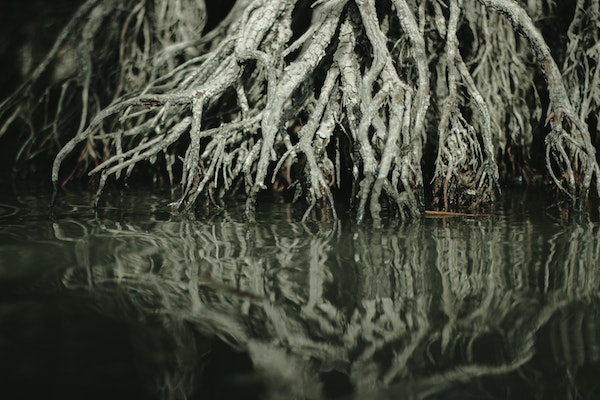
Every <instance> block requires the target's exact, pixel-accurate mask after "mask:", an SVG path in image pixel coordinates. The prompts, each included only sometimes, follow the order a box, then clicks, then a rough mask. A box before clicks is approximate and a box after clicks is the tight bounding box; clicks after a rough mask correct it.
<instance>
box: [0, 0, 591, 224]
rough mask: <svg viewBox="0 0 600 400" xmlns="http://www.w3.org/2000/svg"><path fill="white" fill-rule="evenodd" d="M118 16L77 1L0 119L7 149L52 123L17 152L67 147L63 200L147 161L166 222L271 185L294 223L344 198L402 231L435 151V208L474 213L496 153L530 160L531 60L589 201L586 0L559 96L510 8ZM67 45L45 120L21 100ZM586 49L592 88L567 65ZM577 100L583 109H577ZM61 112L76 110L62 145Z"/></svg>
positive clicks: (570, 186)
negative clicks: (73, 186)
mask: <svg viewBox="0 0 600 400" xmlns="http://www.w3.org/2000/svg"><path fill="white" fill-rule="evenodd" d="M117 3H119V2H115V1H108V2H103V1H99V0H88V1H87V2H85V3H84V5H83V6H81V8H80V9H79V10H78V11H77V12H76V13H75V14H74V16H73V19H72V21H71V22H70V23H69V24H68V26H67V27H66V28H65V30H64V31H63V33H61V35H60V36H59V38H58V40H57V44H56V45H55V46H54V47H53V49H52V50H51V51H50V53H49V54H48V56H47V58H46V59H45V60H44V61H43V62H42V63H41V64H40V65H39V67H38V69H37V70H35V71H34V72H33V74H32V76H31V77H30V78H29V80H28V81H27V82H26V83H25V84H24V85H23V86H22V87H21V88H20V89H19V90H17V92H16V93H15V94H14V95H13V96H12V97H10V98H9V99H7V100H6V101H5V102H3V103H2V105H1V106H0V118H2V122H3V127H2V130H0V135H2V133H3V132H4V131H5V130H6V129H7V126H9V125H10V124H11V123H13V122H14V121H15V120H16V119H17V118H18V117H21V118H24V119H26V120H27V121H29V123H30V125H31V126H32V127H34V126H36V121H37V119H36V118H39V116H40V113H41V114H43V115H42V118H43V119H47V120H51V121H53V122H52V123H51V124H50V125H46V126H50V128H47V129H45V130H40V131H39V132H36V133H35V137H42V139H38V140H33V141H30V142H29V143H28V144H27V146H30V147H32V148H33V147H34V146H52V145H56V144H57V143H58V144H60V150H59V151H58V154H57V156H56V158H55V160H54V164H53V168H52V181H53V182H54V184H55V185H56V186H58V185H59V184H64V183H65V180H67V179H69V178H66V179H65V178H63V179H62V180H61V178H60V175H61V173H62V170H63V169H64V167H63V165H64V164H65V161H66V160H67V159H69V158H70V157H71V155H72V154H73V153H74V152H79V161H78V163H77V166H76V168H78V169H80V170H83V171H88V173H89V175H99V177H100V181H99V189H98V196H100V194H101V193H102V190H103V189H104V186H105V184H106V183H107V181H108V180H109V179H110V178H111V177H114V178H116V179H123V178H126V177H128V176H131V174H132V173H133V171H134V168H135V167H136V166H138V165H142V164H144V165H147V163H150V164H157V165H158V166H159V168H160V170H161V171H163V172H162V173H163V174H164V175H165V176H166V177H168V179H169V180H170V182H171V184H172V185H178V186H179V187H180V189H181V193H180V197H179V199H178V200H177V201H176V202H174V204H175V205H176V206H177V208H191V207H193V206H194V205H195V204H197V203H198V202H199V201H210V202H213V203H218V202H220V201H221V200H222V199H224V198H226V197H227V196H231V195H233V194H234V193H238V192H243V193H244V195H245V196H246V198H247V199H248V201H247V213H248V216H249V217H250V218H252V217H253V214H254V206H255V203H256V200H257V196H258V194H259V193H260V192H261V191H262V190H265V189H267V188H269V187H270V188H272V190H274V191H276V192H284V193H285V192H293V194H294V198H295V199H296V198H301V199H303V200H304V201H305V203H306V206H307V208H306V213H305V218H307V217H309V216H310V215H311V211H312V210H313V209H315V208H320V209H327V210H330V213H331V215H332V217H334V218H335V217H336V214H335V210H336V201H337V200H338V199H342V198H345V199H346V200H347V199H350V202H351V203H352V204H354V206H355V207H354V209H355V212H356V218H357V220H358V221H361V220H363V219H364V218H365V217H366V216H369V215H370V216H371V217H372V218H374V219H378V218H379V217H380V215H381V213H382V212H384V211H385V212H387V213H392V214H396V215H398V216H399V217H401V218H402V219H407V218H412V217H416V216H419V215H420V214H421V213H422V211H423V209H424V207H425V204H424V195H423V193H424V190H429V187H428V185H427V184H424V182H423V173H422V171H421V168H422V161H423V154H424V149H425V148H426V147H427V146H436V147H437V151H436V154H437V157H436V161H435V166H434V175H433V176H434V179H433V185H432V187H431V189H432V191H433V197H434V200H436V202H437V204H438V205H439V206H440V207H441V208H443V209H444V210H449V209H450V208H453V207H465V206H470V207H473V206H479V205H481V204H485V203H488V202H490V201H492V200H493V199H494V196H495V195H496V193H497V191H498V187H499V185H498V182H499V179H500V176H499V172H498V170H499V168H498V166H499V161H498V155H499V154H500V155H503V154H506V152H510V151H511V149H512V148H513V147H515V148H518V149H520V151H522V152H523V153H524V157H525V158H526V157H527V153H528V151H529V150H528V149H529V146H530V145H531V143H532V140H531V138H532V125H533V121H534V120H539V118H540V117H541V105H540V104H539V101H537V100H539V99H538V95H537V92H536V90H535V85H534V84H533V79H532V75H533V72H532V71H530V70H528V68H527V66H526V59H527V57H528V56H529V54H531V53H533V56H534V58H535V61H536V63H537V65H538V67H539V69H540V70H541V71H542V72H543V74H544V76H545V78H546V81H547V85H548V93H549V98H550V99H549V100H550V109H549V111H548V119H547V122H548V123H549V124H550V125H551V133H550V134H549V135H548V137H547V139H546V146H547V147H546V163H547V166H548V170H549V173H550V174H551V176H552V178H553V179H554V181H555V183H556V185H557V186H558V187H559V188H561V189H562V190H564V191H565V192H567V193H568V194H569V195H570V196H572V197H573V198H585V197H586V196H587V194H588V192H589V190H590V188H592V186H593V184H594V183H595V186H596V189H597V190H598V189H599V188H600V185H599V184H598V179H599V173H598V164H597V160H596V156H595V149H594V147H593V146H592V142H591V138H590V133H589V129H588V127H587V125H586V123H585V120H586V119H589V115H590V114H592V113H593V110H597V108H598V103H599V102H598V92H599V90H598V89H597V87H598V85H595V83H597V81H598V68H597V60H598V57H597V52H594V51H595V49H596V48H597V47H598V46H595V47H592V48H591V49H589V51H588V50H586V49H585V48H580V47H578V46H576V45H575V44H574V43H575V37H577V35H578V31H579V30H580V29H581V26H582V24H583V23H584V20H585V18H588V17H584V16H583V13H582V11H581V10H582V8H583V7H585V4H586V1H585V0H579V1H578V4H577V11H576V13H575V17H574V20H573V22H572V24H571V28H570V29H569V34H570V46H571V47H569V49H570V50H569V51H568V57H567V59H566V61H565V63H566V64H565V65H566V67H565V71H566V72H565V76H566V79H565V80H566V81H567V82H568V83H569V84H571V85H572V86H573V85H575V86H576V87H581V88H582V90H581V91H579V92H577V91H573V90H572V91H571V92H568V91H567V90H566V88H565V85H564V83H563V77H562V76H561V73H560V71H559V69H558V67H557V66H556V63H555V61H554V59H553V58H552V57H551V55H550V50H549V47H548V46H547V44H546V43H545V41H544V39H543V38H542V36H541V34H540V33H539V31H538V30H537V29H536V28H535V26H534V24H533V22H532V21H531V19H530V18H529V16H528V14H527V12H526V11H525V9H524V8H522V7H521V6H519V4H518V3H516V2H514V1H512V0H511V1H509V0H447V1H441V0H427V1H421V2H417V4H415V3H414V2H408V1H406V0H387V1H376V0H332V1H316V2H310V1H303V0H285V1H280V0H238V1H237V2H235V4H234V5H233V8H232V9H231V10H230V12H229V14H228V15H227V16H226V17H225V18H224V19H223V20H222V21H221V22H220V24H218V25H217V26H216V27H215V28H212V29H211V30H206V31H205V29H204V27H205V24H206V21H207V18H208V17H209V16H207V9H206V5H205V3H204V1H203V0H185V1H180V2H174V3H173V2H165V1H163V0H154V1H148V2H138V1H127V2H125V3H124V4H120V3H119V4H117ZM538 3H539V4H538ZM542 3H544V2H543V1H540V2H537V3H535V4H534V3H533V2H528V5H529V6H530V7H533V8H535V9H537V8H540V9H541V8H543V7H544V6H543V4H542ZM536 4H537V6H536ZM529 11H530V12H535V10H529ZM594 15H595V14H594ZM593 18H596V19H595V20H594V21H596V22H597V21H598V20H599V18H598V17H597V16H596V17H593ZM307 19H310V23H309V24H306V23H303V21H306V20H307ZM203 31H204V32H203ZM201 32H202V34H200V33H201ZM515 32H517V33H518V34H517V33H515ZM519 34H520V35H521V36H522V37H523V39H524V42H522V39H519V36H518V35H519ZM587 35H588V36H586V37H587V38H588V39H589V38H591V39H594V35H597V32H596V33H588V34H587ZM502 38H506V41H503V39H502ZM77 43H78V44H77ZM525 43H527V45H525ZM590 43H591V42H590ZM590 46H591V44H590ZM115 48H116V49H118V51H117V52H116V53H115V52H114V51H111V49H115ZM65 49H66V50H65ZM69 49H71V50H72V51H76V52H77V54H79V56H78V57H76V60H77V64H76V65H74V66H73V68H72V71H71V73H70V74H69V73H66V75H65V76H62V77H59V78H57V80H56V85H61V88H62V89H61V93H60V95H59V96H58V101H56V104H55V105H54V107H55V111H54V112H48V111H47V110H48V109H51V107H47V104H46V106H44V104H43V103H44V102H46V103H47V102H48V99H47V98H46V99H44V100H43V101H42V104H40V102H39V101H34V97H33V96H32V93H34V87H35V84H36V83H37V82H38V81H39V80H40V77H41V76H42V75H44V74H47V73H48V71H49V70H50V69H51V68H54V67H53V66H54V65H55V64H56V63H57V62H58V61H57V60H59V59H60V54H63V53H64V52H65V51H68V50H69ZM582 51H587V52H586V53H585V54H586V57H587V58H585V59H586V62H587V64H585V65H586V67H585V68H587V69H586V70H585V73H587V72H591V73H592V75H591V77H589V78H588V77H586V76H585V74H584V75H582V74H581V73H573V72H572V71H573V70H574V69H573V68H572V67H569V66H570V65H572V64H570V63H572V62H573V60H574V59H575V58H576V57H579V56H580V55H581V54H582V53H580V52H582ZM61 52H62V53H61ZM581 79H583V82H582V81H581ZM594 85H595V86H594ZM107 87H108V90H107ZM74 94H76V95H78V96H74ZM50 95H51V93H49V94H48V96H50ZM578 96H579V97H578ZM48 98H49V97H48ZM581 101H583V107H582V109H581V112H579V110H577V112H576V111H575V110H574V109H573V107H572V106H571V104H572V103H571V102H581ZM574 104H579V103H574ZM430 105H433V107H430ZM67 109H69V110H70V111H69V115H71V116H72V114H73V112H72V110H73V109H76V110H79V112H80V115H79V118H78V120H77V121H76V123H75V128H76V129H77V131H78V132H79V133H77V134H75V135H73V136H70V137H69V135H68V134H65V132H66V131H67V128H69V126H70V125H68V124H67V122H66V121H68V120H69V118H68V116H69V115H67V114H66V110H67ZM42 110H46V111H42ZM436 113H438V114H437V115H436ZM596 121H597V119H596ZM35 129H38V128H32V130H35ZM596 129H597V128H596ZM47 137H52V138H53V140H44V139H43V138H47ZM83 144H85V145H83ZM71 175H72V174H68V176H69V177H70V176H71ZM282 176H283V178H281V177H282Z"/></svg>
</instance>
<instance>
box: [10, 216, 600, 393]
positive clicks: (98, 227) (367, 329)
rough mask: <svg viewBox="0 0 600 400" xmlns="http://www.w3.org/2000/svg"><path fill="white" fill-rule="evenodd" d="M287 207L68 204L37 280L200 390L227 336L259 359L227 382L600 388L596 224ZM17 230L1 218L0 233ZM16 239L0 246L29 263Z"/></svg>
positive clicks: (502, 389)
mask: <svg viewBox="0 0 600 400" xmlns="http://www.w3.org/2000/svg"><path fill="white" fill-rule="evenodd" d="M115 209H116V208H115ZM291 214H293V213H291V211H290V209H289V208H288V206H284V205H274V206H273V207H271V208H269V209H268V210H264V214H262V216H263V219H262V222H261V221H260V220H261V218H260V215H261V214H260V213H259V214H258V215H259V218H258V219H259V222H257V223H254V224H249V223H246V222H244V221H243V218H241V215H240V214H235V213H226V212H223V213H221V214H219V215H218V216H216V217H213V218H211V219H206V220H202V219H200V220H193V219H190V218H186V217H171V218H168V219H165V220H162V219H157V218H144V219H141V218H129V219H128V218H122V215H121V218H114V216H112V217H111V216H109V217H106V216H105V217H99V218H95V219H88V220H84V219H79V218H78V219H72V218H69V219H60V218H59V219H57V220H56V221H54V222H52V223H51V226H48V228H49V230H48V231H47V232H46V234H45V235H44V234H40V236H46V238H44V239H40V238H38V240H37V242H36V243H37V244H35V245H34V246H33V247H31V243H30V245H29V246H30V247H28V248H29V250H30V251H32V249H35V250H33V251H34V252H35V257H38V261H37V263H38V264H39V262H40V261H39V260H40V259H41V260H43V257H45V256H44V254H46V253H45V251H46V250H44V246H46V245H49V246H60V250H59V251H57V253H55V254H58V253H60V258H61V260H62V264H60V263H59V266H57V267H55V268H54V269H53V271H54V272H53V274H52V275H51V278H48V279H47V280H46V281H44V280H42V282H54V289H53V290H58V291H59V293H61V295H62V296H82V295H83V296H84V297H85V298H86V299H89V300H91V304H93V307H94V308H96V309H98V310H100V312H101V313H103V314H105V315H107V316H110V317H112V318H117V319H119V320H121V321H126V322H127V323H128V324H129V326H130V330H131V335H132V341H133V343H134V347H133V348H134V357H135V362H136V365H137V366H138V369H139V371H140V372H141V374H142V376H143V377H144V379H145V382H146V385H147V386H148V387H150V388H152V390H153V392H154V393H155V394H157V396H158V397H159V398H164V399H182V398H190V397H194V395H198V397H204V396H205V395H206V393H207V392H206V391H205V392H203V390H206V389H203V388H205V387H207V386H210V385H211V382H210V378H207V376H210V371H207V369H210V368H208V366H209V365H212V364H210V363H212V362H214V357H212V358H211V356H210V355H211V353H212V354H213V355H214V354H217V355H218V354H222V350H219V344H218V343H226V344H227V345H228V346H230V347H231V348H233V349H236V350H239V351H241V352H244V353H245V354H247V357H248V358H249V362H250V363H251V365H252V366H253V368H252V370H251V371H250V370H246V371H243V372H239V371H238V372H236V373H234V374H232V375H231V376H230V377H229V378H227V379H228V380H227V381H226V382H224V383H223V385H225V386H227V385H229V386H232V385H233V386H236V385H237V386H238V387H241V388H242V390H241V391H240V392H239V393H237V394H236V396H238V397H244V395H249V394H250V393H258V394H260V395H261V396H262V398H267V399H279V398H286V399H291V398H299V399H305V398H306V399H321V398H333V397H338V396H341V397H348V398H357V399H363V398H381V399H384V398H395V399H403V398H425V397H427V398H464V396H465V395H466V394H469V395H472V396H475V397H477V396H483V395H484V394H485V396H488V397H489V398H503V399H504V398H521V397H522V396H524V398H545V397H547V396H550V394H553V393H562V394H561V395H559V397H560V398H562V397H565V396H567V395H571V396H575V395H577V396H581V397H582V398H595V397H597V396H598V395H599V389H598V388H597V387H596V384H591V383H590V382H594V381H595V380H594V378H593V377H594V376H595V377H597V376H598V374H597V373H596V372H598V366H599V364H600V335H599V334H600V331H599V326H600V325H599V324H600V320H599V314H598V310H599V309H598V296H599V293H600V292H599V289H600V271H599V270H598V265H600V262H599V261H600V260H599V258H600V236H599V232H598V230H599V225H598V224H595V223H563V222H552V221H549V220H548V219H545V220H533V219H532V218H530V217H528V216H527V215H519V216H517V217H514V216H511V214H510V213H509V212H506V211H505V212H504V213H503V214H502V215H501V216H498V215H496V216H488V217H462V218H455V219H452V220H449V219H432V220H424V221H421V222H417V223H413V224H410V225H406V226H396V227H387V228H373V227H369V226H361V227H357V226H355V225H354V224H352V223H350V222H347V221H339V222H335V223H313V224H308V225H307V224H302V223H296V222H293V221H290V217H289V216H290V215H291ZM7 231H11V232H12V233H8V232H7ZM13 231H14V232H13ZM16 231H18V229H14V227H12V228H11V226H10V225H7V224H3V225H0V238H3V239H2V240H3V241H2V243H5V242H7V240H6V237H7V235H10V234H13V235H19V234H18V233H15V232H16ZM48 233H51V235H50V236H51V237H47V236H48V235H47V234H48ZM19 242H20V241H19V240H18V238H17V239H15V241H14V243H13V244H12V245H2V246H1V247H0V255H1V257H2V259H4V260H13V261H16V262H17V263H20V264H22V265H32V263H33V261H28V260H26V259H22V258H20V257H25V256H23V255H21V253H20V252H19V251H18V246H19ZM48 243H50V244H48ZM7 246H9V247H7ZM10 246H13V247H10ZM47 253H48V254H51V253H52V251H51V250H47ZM31 257H34V256H33V255H32V256H31ZM25 258H26V257H25ZM42 262H44V261H42ZM28 263H29V264H28ZM66 264H68V266H67V265H66ZM32 268H33V267H32ZM0 272H2V278H3V279H5V278H4V277H5V275H4V274H5V270H3V271H0ZM8 276H10V275H8ZM57 276H58V277H59V280H58V281H57V280H56V277H57ZM37 285H38V286H36V287H37V288H39V287H40V286H42V287H43V286H44V285H43V284H40V283H39V282H38V283H37ZM46 290H49V289H46ZM217 339H218V340H217ZM211 360H213V361H211ZM238 361H239V359H238ZM240 362H242V361H240ZM232 368H234V369H235V367H232ZM590 371H592V372H590ZM234 372H235V371H234ZM590 373H591V374H592V378H590V379H591V380H590V379H587V380H586V377H587V376H588V375H589V374H590ZM213 378H214V377H213ZM588 378H589V377H588ZM213 390H214V389H213ZM517 391H518V392H517ZM220 393H221V392H220ZM213 394H214V392H213ZM563 395H564V396H563ZM586 396H587V397H586Z"/></svg>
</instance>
